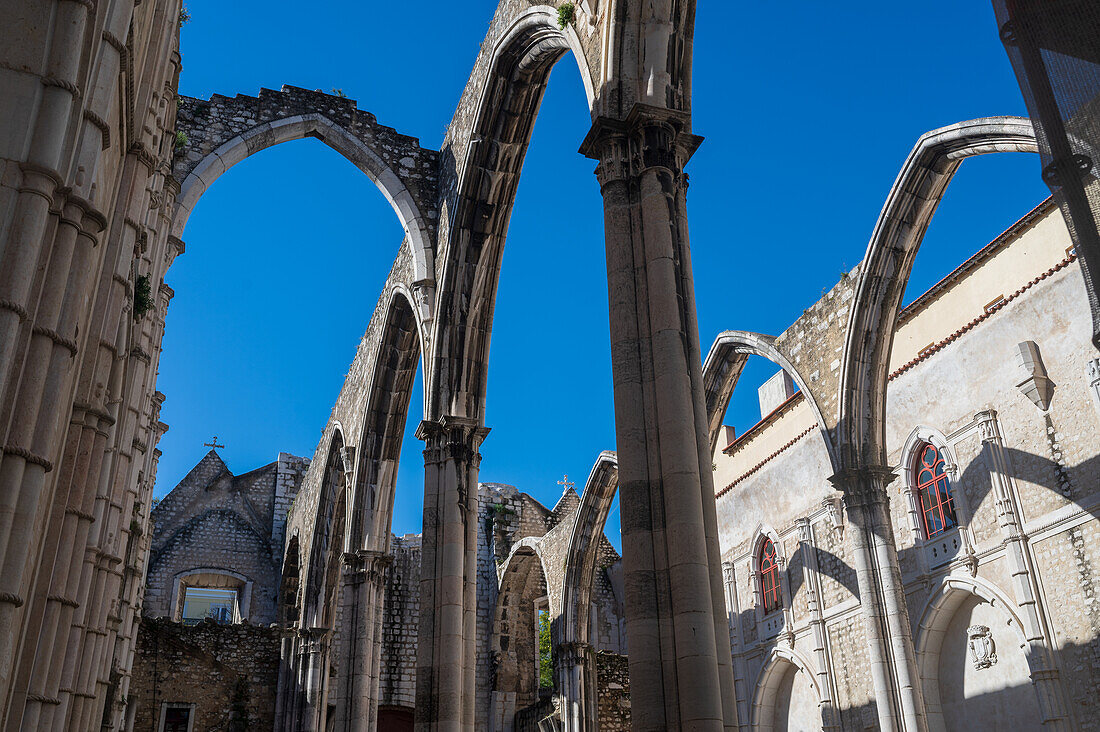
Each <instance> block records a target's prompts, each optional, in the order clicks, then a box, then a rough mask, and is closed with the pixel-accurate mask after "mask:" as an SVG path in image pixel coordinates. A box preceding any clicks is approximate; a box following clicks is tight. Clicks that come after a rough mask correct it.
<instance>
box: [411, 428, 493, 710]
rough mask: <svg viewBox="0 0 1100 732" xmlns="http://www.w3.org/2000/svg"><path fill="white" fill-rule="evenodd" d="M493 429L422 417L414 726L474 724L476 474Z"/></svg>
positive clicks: (420, 433) (419, 434) (417, 432)
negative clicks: (421, 533)
mask: <svg viewBox="0 0 1100 732" xmlns="http://www.w3.org/2000/svg"><path fill="white" fill-rule="evenodd" d="M488 433H489V430H488V429H486V428H485V427H482V426H481V425H480V424H478V422H477V421H476V420H472V419H467V418H461V417H451V416H444V417H442V418H441V419H440V420H439V421H437V422H432V421H424V422H421V423H420V426H419V427H418V428H417V431H416V436H417V438H418V439H420V440H423V441H424V445H425V447H424V538H423V545H422V546H423V548H422V554H421V564H420V627H419V632H418V634H417V651H416V728H417V729H418V730H433V731H434V730H456V731H457V730H462V729H473V727H474V715H475V703H474V696H475V694H476V678H475V671H476V663H477V638H476V635H477V633H476V629H477V628H476V626H477V477H478V469H479V467H480V464H481V454H480V453H479V452H478V449H479V448H480V446H481V443H482V441H483V440H484V439H485V436H486V435H487V434H488Z"/></svg>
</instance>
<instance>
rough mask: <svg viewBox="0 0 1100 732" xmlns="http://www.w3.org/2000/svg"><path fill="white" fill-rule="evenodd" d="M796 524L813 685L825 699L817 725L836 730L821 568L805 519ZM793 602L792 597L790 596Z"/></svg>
mask: <svg viewBox="0 0 1100 732" xmlns="http://www.w3.org/2000/svg"><path fill="white" fill-rule="evenodd" d="M797 525H798V543H799V551H800V552H802V573H803V576H804V580H803V581H804V582H805V584H806V590H807V592H808V595H807V601H808V605H809V609H810V627H811V628H812V629H813V633H814V665H815V668H814V673H815V674H816V675H817V684H818V687H819V688H820V689H821V691H822V693H823V694H824V696H825V698H824V699H822V701H821V705H822V706H821V728H822V729H823V730H834V729H836V730H838V729H840V716H839V714H837V708H836V698H835V697H834V696H833V688H834V684H833V673H832V661H831V658H830V655H829V633H828V631H827V630H826V628H825V615H824V613H822V611H821V608H822V605H823V602H822V597H821V571H820V569H819V568H818V564H817V549H816V542H815V540H814V527H813V525H812V524H811V523H810V519H808V518H800V519H798V522H797ZM791 601H792V602H793V601H794V597H793V596H792V597H791Z"/></svg>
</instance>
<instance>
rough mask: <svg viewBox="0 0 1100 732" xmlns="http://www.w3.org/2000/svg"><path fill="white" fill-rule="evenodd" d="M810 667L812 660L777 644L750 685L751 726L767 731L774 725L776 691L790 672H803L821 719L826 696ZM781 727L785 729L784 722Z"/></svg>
mask: <svg viewBox="0 0 1100 732" xmlns="http://www.w3.org/2000/svg"><path fill="white" fill-rule="evenodd" d="M811 668H812V664H810V662H809V661H808V660H807V659H805V658H803V657H802V655H801V654H799V653H798V652H797V651H795V650H793V649H788V648H782V647H778V646H777V647H775V648H773V649H772V651H771V655H770V657H769V659H768V662H767V663H766V664H764V667H763V668H762V669H760V676H759V677H758V678H757V680H756V685H755V686H754V687H753V688H755V689H756V693H755V695H754V696H753V701H752V729H753V730H760V731H761V732H768V731H770V730H773V729H776V727H777V726H776V722H777V719H776V716H777V713H778V711H779V710H778V702H779V693H780V691H781V689H782V686H783V684H784V681H785V680H786V678H787V675H788V674H791V673H794V674H805V677H806V679H807V680H808V681H809V682H810V685H811V686H812V687H813V690H814V694H815V695H816V697H817V703H818V706H819V709H820V710H821V714H822V719H823V720H824V715H825V713H826V705H827V704H828V703H829V699H828V696H826V695H825V694H823V693H822V691H821V686H820V684H818V680H817V678H816V677H815V676H814V674H813V672H812V671H810V669H811ZM822 727H824V724H822ZM780 728H781V729H786V726H783V727H780Z"/></svg>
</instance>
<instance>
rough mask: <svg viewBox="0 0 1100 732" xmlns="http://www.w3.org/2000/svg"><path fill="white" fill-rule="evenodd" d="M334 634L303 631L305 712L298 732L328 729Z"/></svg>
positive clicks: (322, 629)
mask: <svg viewBox="0 0 1100 732" xmlns="http://www.w3.org/2000/svg"><path fill="white" fill-rule="evenodd" d="M331 638H332V631H331V630H330V629H328V628H304V629H302V630H301V631H299V639H300V640H299V642H298V648H299V653H300V660H299V668H301V669H302V687H301V688H302V697H303V698H302V701H303V704H302V709H301V712H300V716H299V718H298V727H297V730H298V732H321V731H322V730H324V729H325V712H326V711H327V709H326V706H327V703H328V700H327V699H326V694H325V685H326V684H325V682H326V681H327V680H328V678H327V677H328V652H329V641H330V640H331Z"/></svg>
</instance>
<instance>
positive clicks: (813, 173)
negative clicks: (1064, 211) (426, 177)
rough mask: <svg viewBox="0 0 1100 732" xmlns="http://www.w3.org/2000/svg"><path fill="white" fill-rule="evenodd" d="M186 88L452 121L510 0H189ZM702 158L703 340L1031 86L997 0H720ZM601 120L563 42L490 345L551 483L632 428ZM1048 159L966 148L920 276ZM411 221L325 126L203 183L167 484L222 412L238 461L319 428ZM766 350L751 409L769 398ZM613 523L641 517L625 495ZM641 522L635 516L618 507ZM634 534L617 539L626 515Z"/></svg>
mask: <svg viewBox="0 0 1100 732" xmlns="http://www.w3.org/2000/svg"><path fill="white" fill-rule="evenodd" d="M187 5H188V8H189V10H190V13H191V22H190V23H189V24H188V25H187V26H186V27H185V28H184V29H183V36H182V39H183V40H182V44H183V49H182V50H183V69H184V70H183V75H182V77H181V81H180V91H181V93H183V94H187V95H191V96H198V97H207V96H209V95H210V94H212V93H215V92H216V93H221V94H226V95H233V94H238V93H243V94H249V95H254V94H256V93H257V91H258V90H259V89H260V88H261V87H268V88H275V89H277V88H278V87H279V86H280V85H282V84H293V85H295V86H301V87H306V88H310V89H315V88H320V89H324V90H326V91H327V90H330V89H333V88H339V89H342V90H343V91H344V92H345V93H346V94H347V95H348V96H349V97H351V98H353V99H356V100H357V101H358V103H359V107H360V108H361V109H364V110H368V111H370V112H372V113H374V114H375V115H377V117H378V119H379V121H380V122H382V123H383V124H387V125H390V126H393V127H396V128H397V129H398V130H400V131H401V132H404V133H406V134H410V135H415V136H418V137H419V138H420V140H421V143H422V144H423V145H425V146H429V147H438V145H439V144H440V142H441V140H442V137H443V133H444V130H445V128H446V125H447V124H448V123H449V121H450V117H451V113H452V111H453V109H454V105H455V103H456V102H457V101H458V98H459V95H460V93H461V91H462V88H463V86H464V85H465V82H466V78H467V75H468V74H469V71H470V69H471V68H472V65H473V62H474V58H475V56H476V54H477V51H478V48H479V45H480V43H481V41H482V38H483V36H484V32H485V29H486V27H487V24H488V21H489V18H490V17H491V16H492V13H493V10H494V8H495V3H494V2H491V1H490V0H471V1H470V2H464V3H455V2H446V3H444V2H435V1H434V0H433V1H431V2H428V1H424V2H412V3H376V2H371V3H363V2H352V1H350V0H349V1H340V2H328V1H324V0H320V1H318V2H316V3H313V4H312V5H310V6H309V7H308V8H305V9H304V8H303V6H302V5H301V4H300V3H296V2H288V1H286V0H271V1H270V2H267V3H263V4H262V5H256V4H252V3H225V2H219V1H216V0H188V2H187ZM695 53H696V55H695V69H694V79H695V89H694V125H695V131H696V133H697V134H700V135H703V136H704V137H705V138H706V141H705V142H704V143H703V145H702V147H701V148H700V149H699V151H698V153H697V154H696V156H695V158H694V159H693V160H692V162H691V163H690V165H689V168H688V171H689V173H690V177H691V188H690V190H689V195H688V207H689V214H690V222H691V245H692V259H693V265H694V271H695V278H696V292H697V296H698V298H699V299H698V303H697V305H698V310H699V322H700V328H701V340H702V342H703V344H704V345H703V347H704V350H705V349H707V348H708V347H709V344H710V343H711V342H712V341H713V339H714V337H715V335H716V334H717V333H718V332H720V331H722V330H725V329H730V328H739V329H746V330H754V331H758V332H763V333H769V334H776V333H779V332H781V331H782V330H784V329H785V328H786V327H787V326H788V325H789V324H790V323H791V322H792V321H793V320H794V319H795V318H797V317H798V316H799V315H800V314H801V313H802V311H803V310H804V309H805V308H807V307H809V306H810V305H811V304H812V303H813V302H814V301H815V300H816V299H817V298H819V297H820V296H821V294H822V292H823V291H824V290H826V289H828V288H829V287H831V286H832V285H833V284H834V283H835V282H836V281H837V280H838V279H839V277H840V274H841V272H843V271H846V270H849V269H851V268H852V266H853V265H855V264H856V263H857V262H858V261H859V260H860V259H861V258H862V257H863V254H864V251H865V249H866V246H867V241H868V237H869V236H870V233H871V230H872V227H873V226H874V223H875V219H876V217H877V216H878V213H879V210H880V209H881V207H882V203H883V200H884V198H885V196H886V194H887V192H888V190H889V188H890V185H891V183H892V182H893V180H894V178H895V176H896V175H897V172H898V169H899V166H900V165H901V163H902V161H903V160H904V159H905V156H906V155H907V154H908V152H909V150H910V149H911V148H912V146H913V143H914V142H915V141H916V139H917V137H918V136H919V135H920V134H921V133H922V132H925V131H926V130H929V129H932V128H935V127H939V126H943V125H947V124H951V123H954V122H957V121H960V120H964V119H970V118H973V117H980V116H989V115H997V114H1023V113H1024V112H1025V110H1024V105H1023V101H1022V99H1021V98H1020V93H1019V90H1018V88H1017V87H1016V85H1015V81H1014V79H1013V77H1012V73H1011V69H1010V67H1009V65H1008V61H1007V59H1006V57H1005V54H1004V51H1003V50H1002V48H1001V46H1000V43H999V42H998V39H997V33H996V28H995V25H994V21H993V12H992V9H991V7H990V5H989V3H988V2H975V3H960V2H958V0H927V1H926V2H922V3H905V4H901V3H880V2H868V1H860V2H851V3H842V4H837V3H820V2H810V1H809V0H802V1H800V2H792V3H784V4H782V6H781V7H779V6H777V5H776V4H774V3H749V2H740V3H722V2H714V1H709V0H708V1H706V2H701V3H700V4H699V10H698V18H697V28H696V39H695ZM589 124H590V120H589V117H588V111H587V108H586V105H585V97H584V92H583V89H582V87H581V83H580V75H579V73H578V71H577V67H576V64H575V62H574V61H573V59H572V58H571V57H568V56H567V57H566V58H564V59H563V60H562V62H560V63H559V64H558V66H557V67H556V68H555V70H554V72H553V75H552V77H551V82H550V86H549V90H548V92H547V94H546V98H545V100H544V102H543V105H542V111H541V113H540V116H539V119H538V123H537V125H536V126H535V131H534V139H533V141H532V143H531V147H530V151H529V153H528V155H527V161H526V164H525V167H524V171H523V178H522V179H521V182H520V186H519V191H518V194H517V197H516V204H515V210H514V213H513V215H512V222H511V229H510V231H509V236H508V247H507V250H506V253H505V257H504V265H503V272H502V275H501V283H500V292H499V297H498V300H497V306H496V314H497V315H496V320H495V322H494V328H493V341H492V349H491V355H490V374H489V387H488V388H489V393H488V411H487V424H488V426H489V427H491V428H492V433H491V434H490V436H489V438H488V439H487V441H486V442H485V444H484V446H483V450H482V452H483V456H484V459H483V462H482V467H481V478H482V480H484V481H493V482H502V483H511V484H513V485H516V486H517V487H519V488H520V489H521V490H524V491H526V492H528V493H531V494H532V495H534V496H535V497H536V498H538V499H540V500H542V501H543V502H544V503H547V505H553V503H554V502H555V501H556V500H557V497H558V496H559V495H560V492H561V488H560V486H558V485H557V483H556V481H558V480H559V479H560V478H561V476H562V474H563V473H568V474H569V476H570V479H571V480H575V481H576V483H577V484H578V486H577V487H578V490H579V489H580V487H581V485H582V484H583V482H584V478H585V477H586V476H587V474H588V470H589V469H590V467H591V465H592V462H593V460H594V458H595V456H596V455H597V453H599V452H600V451H601V450H605V449H613V448H614V444H615V436H614V424H613V408H612V396H611V368H610V354H609V346H608V321H607V287H606V278H605V269H604V255H603V242H602V233H603V223H602V205H601V199H600V194H599V189H598V186H597V184H596V180H595V177H594V176H593V174H592V170H593V163H592V161H590V160H587V159H585V158H583V157H581V156H580V155H579V154H577V153H576V150H577V147H578V145H579V144H580V141H581V140H582V139H583V137H584V135H585V133H586V132H587V131H588V128H589ZM1038 172H1039V171H1038V159H1037V158H1035V157H1033V156H1028V155H1000V156H991V157H985V158H979V159H977V160H971V161H969V162H967V163H966V164H965V165H964V166H963V168H962V171H961V172H960V174H959V175H958V176H957V178H956V180H955V182H954V183H952V186H951V189H950V190H949V191H948V194H947V197H946V199H945V201H944V204H943V205H942V206H941V209H940V212H939V214H938V215H937V217H936V219H935V220H934V221H933V224H932V227H931V229H930V231H929V234H928V238H927V240H926V244H925V247H924V248H923V249H922V250H921V253H920V255H919V256H918V258H917V264H916V271H915V275H914V280H913V283H912V285H911V292H910V293H908V294H907V300H911V299H912V298H913V297H914V296H915V295H916V294H919V292H920V291H923V290H924V289H926V288H927V287H928V286H929V285H931V284H932V283H934V282H935V281H936V280H938V279H939V278H940V277H941V276H942V275H943V274H945V273H947V272H948V271H950V270H951V269H953V268H954V267H955V266H956V265H957V264H958V263H960V262H961V261H962V260H963V259H965V258H966V257H967V256H969V254H971V253H972V252H973V251H974V250H976V249H977V248H979V247H980V246H982V245H984V244H985V243H986V242H988V241H989V240H991V239H992V238H994V237H995V236H996V235H997V234H998V233H1000V232H1001V231H1003V230H1004V229H1005V228H1006V227H1007V226H1009V225H1010V224H1011V223H1012V222H1013V221H1015V220H1016V219H1018V218H1019V217H1020V216H1022V215H1023V214H1024V213H1026V212H1027V211H1028V210H1029V209H1030V208H1031V207H1032V206H1034V205H1035V204H1036V203H1038V202H1039V201H1041V200H1042V199H1043V198H1044V197H1045V196H1046V195H1047V193H1046V190H1045V188H1044V187H1043V186H1042V184H1041V182H1040V181H1039V178H1038ZM400 238H401V229H400V226H399V225H398V223H397V220H396V217H395V216H394V214H393V212H392V210H391V209H390V208H389V206H388V205H387V204H386V203H385V201H384V200H383V198H382V196H381V194H380V193H378V191H377V190H376V189H375V188H374V187H373V185H372V184H371V183H370V181H368V180H367V179H366V177H365V176H363V175H362V174H361V173H360V172H359V171H358V170H356V169H355V168H354V167H353V166H352V165H351V164H350V163H348V162H346V161H345V160H344V159H343V158H341V157H340V156H339V155H338V154H336V153H335V152H333V151H332V150H330V149H329V148H327V147H325V146H324V145H322V144H321V143H320V142H317V141H316V140H303V141H299V142H295V143H289V144H286V145H282V146H279V147H277V148H273V149H269V150H267V151H264V152H263V153H261V154H259V155H256V156H254V157H252V158H249V159H248V160H245V161H244V162H243V163H241V164H239V165H237V166H236V167H234V168H233V169H231V170H230V171H229V172H228V173H226V174H225V175H224V176H222V178H220V179H219V180H218V181H217V183H216V184H215V185H214V186H212V188H211V189H210V191H208V192H207V193H206V194H205V195H204V197H203V198H202V199H201V200H200V202H199V204H198V205H197V207H196V209H195V212H194V214H193V215H192V217H191V220H190V222H189V224H188V227H187V230H186V232H185V234H184V239H185V241H186V243H187V252H186V254H185V255H184V256H182V257H180V258H179V259H178V260H177V261H176V263H175V264H174V265H173V267H172V269H171V271H170V272H169V274H168V278H167V280H168V283H169V284H170V285H171V286H172V287H173V288H175V291H176V297H175V299H174V300H173V301H172V305H171V307H170V309H169V317H168V324H167V330H166V334H165V338H164V352H163V355H162V358H161V367H160V380H159V388H160V390H161V391H163V392H164V393H165V394H166V395H167V401H166V403H165V406H164V412H163V418H164V420H165V421H166V422H168V424H169V425H170V427H171V429H170V431H169V432H168V434H167V435H166V436H165V437H164V439H163V440H162V441H161V443H160V447H161V450H162V451H163V458H162V459H161V463H160V472H159V476H158V486H157V494H158V495H163V494H164V493H166V492H167V491H168V490H169V489H170V488H171V487H172V486H173V485H175V483H176V482H177V481H178V480H179V479H180V478H182V477H183V475H185V474H186V472H187V471H188V470H189V469H190V467H191V466H192V465H193V464H194V463H195V462H197V461H198V460H199V459H200V458H201V457H202V455H203V454H204V452H205V451H206V449H207V448H204V447H203V444H202V443H204V442H207V441H209V439H210V437H211V436H212V435H214V434H217V435H218V438H219V440H220V441H221V442H224V443H225V444H226V448H225V449H224V450H221V453H222V455H223V457H224V458H225V460H226V462H227V463H228V464H229V466H230V468H231V469H233V470H234V471H235V472H238V473H240V472H244V471H247V470H251V469H253V468H256V467H259V466H261V465H263V464H266V463H268V462H271V461H272V460H274V459H275V457H276V455H277V453H278V452H279V451H287V452H292V453H296V454H299V455H307V456H312V455H313V451H314V448H315V447H316V444H317V441H318V439H319V437H320V435H321V431H322V429H323V428H324V426H325V423H326V420H327V418H328V414H329V410H330V408H331V406H332V404H333V402H334V401H335V399H336V396H337V394H338V393H339V390H340V386H341V384H342V382H343V377H344V374H345V372H346V369H347V366H348V364H349V363H350V362H351V360H352V358H353V356H354V354H355V349H356V345H357V343H358V341H359V338H360V336H361V335H362V333H363V331H364V329H365V327H366V324H367V322H368V320H369V319H370V315H371V312H372V311H373V309H374V306H375V303H376V301H377V298H378V294H379V292H380V289H381V286H382V284H383V282H384V281H385V277H386V274H387V273H388V271H389V267H390V263H391V261H392V258H393V256H394V254H395V252H396V250H397V247H398V245H399V243H400ZM758 360H759V359H754V360H753V362H750V368H749V369H747V371H746V374H745V376H744V377H743V380H742V384H741V388H740V389H739V390H738V392H737V393H736V395H735V397H734V401H733V404H732V405H731V407H730V411H729V412H728V413H727V421H728V422H729V423H731V424H734V425H735V426H737V427H738V431H739V432H740V431H742V430H744V429H745V428H747V427H748V426H750V425H751V424H752V423H754V422H755V421H756V420H757V419H758V417H759V410H758V407H757V402H756V387H757V386H758V385H759V384H760V383H762V382H763V380H764V379H766V378H767V377H768V376H770V375H771V373H772V372H773V371H774V370H775V369H774V367H772V366H771V365H770V364H768V363H767V362H760V363H757V362H756V361H758ZM421 409H422V406H421V401H420V395H419V393H418V394H416V396H415V397H414V400H413V405H412V407H411V408H410V419H409V428H408V430H407V431H406V439H405V445H404V449H403V451H402V460H401V470H400V476H399V480H398V495H397V499H396V508H395V516H394V525H393V529H394V531H395V532H396V533H404V532H416V531H419V530H420V505H421V502H422V498H423V472H422V464H421V461H422V458H421V454H420V450H421V444H420V443H419V442H418V441H417V440H415V439H414V438H413V436H412V431H413V430H414V429H415V426H416V424H417V422H418V421H419V419H420V410H421ZM611 523H617V518H616V517H612V521H611ZM615 528H616V532H615V533H617V526H616V527H615ZM616 544H617V542H616Z"/></svg>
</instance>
